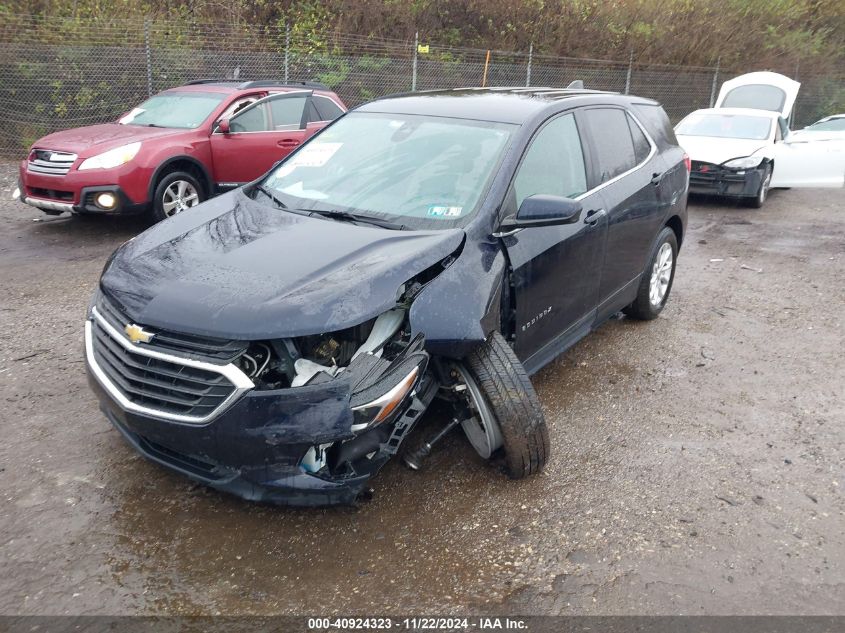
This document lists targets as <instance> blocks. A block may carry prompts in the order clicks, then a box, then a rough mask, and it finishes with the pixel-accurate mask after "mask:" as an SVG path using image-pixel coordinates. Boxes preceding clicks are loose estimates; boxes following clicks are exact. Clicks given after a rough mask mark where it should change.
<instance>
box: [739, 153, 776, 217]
mask: <svg viewBox="0 0 845 633" xmlns="http://www.w3.org/2000/svg"><path fill="white" fill-rule="evenodd" d="M771 184H772V166H771V165H770V164H767V165H766V166H765V168H764V169H763V178H762V179H761V180H760V188H759V189H758V190H757V195H756V196H755V197H753V198H746V200H745V205H746V206H748V207H751V208H752V209H759V208H761V207H762V206H763V205H764V204H765V203H766V198H768V197H769V189H770V188H771Z"/></svg>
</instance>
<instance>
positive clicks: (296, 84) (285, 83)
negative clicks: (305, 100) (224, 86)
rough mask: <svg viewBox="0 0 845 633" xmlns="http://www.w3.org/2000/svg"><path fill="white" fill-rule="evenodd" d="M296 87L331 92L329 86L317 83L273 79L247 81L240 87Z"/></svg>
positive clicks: (242, 88) (244, 88) (243, 88)
mask: <svg viewBox="0 0 845 633" xmlns="http://www.w3.org/2000/svg"><path fill="white" fill-rule="evenodd" d="M285 86H289V87H292V88H293V87H295V88H313V89H314V90H331V88H329V87H328V86H327V85H325V84H321V83H317V82H316V81H276V80H272V79H262V80H259V81H245V82H243V83H242V84H241V85H239V86H238V88H240V89H241V90H246V89H247V88H277V87H285Z"/></svg>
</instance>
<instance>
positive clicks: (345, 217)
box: [308, 209, 406, 231]
mask: <svg viewBox="0 0 845 633" xmlns="http://www.w3.org/2000/svg"><path fill="white" fill-rule="evenodd" d="M308 211H309V212H310V213H311V214H312V215H320V216H322V217H324V218H331V219H332V220H339V221H340V222H360V223H361V224H372V225H373V226H379V227H381V228H383V229H392V230H394V231H404V230H405V228H406V227H405V225H404V224H397V223H396V222H391V221H390V220H382V219H381V218H376V217H373V216H371V215H362V214H360V213H350V212H349V211H338V210H337V209H324V210H316V209H309V210H308Z"/></svg>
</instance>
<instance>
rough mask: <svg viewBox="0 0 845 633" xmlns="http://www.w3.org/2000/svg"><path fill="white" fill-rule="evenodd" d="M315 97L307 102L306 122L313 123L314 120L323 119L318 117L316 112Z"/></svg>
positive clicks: (318, 114)
mask: <svg viewBox="0 0 845 633" xmlns="http://www.w3.org/2000/svg"><path fill="white" fill-rule="evenodd" d="M314 101H315V99H313V98H312V99H311V100H310V101H309V102H308V122H309V123H313V122H314V121H322V120H323V119H321V118H320V113H319V112H317V108H316V107H315V106H314Z"/></svg>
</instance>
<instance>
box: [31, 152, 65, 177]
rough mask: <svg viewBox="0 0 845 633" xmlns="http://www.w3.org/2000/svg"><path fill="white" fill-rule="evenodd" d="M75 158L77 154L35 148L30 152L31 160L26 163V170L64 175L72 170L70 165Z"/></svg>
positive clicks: (33, 172)
mask: <svg viewBox="0 0 845 633" xmlns="http://www.w3.org/2000/svg"><path fill="white" fill-rule="evenodd" d="M75 160H76V154H71V153H69V152H54V151H52V150H49V149H34V150H32V151H31V152H30V153H29V162H28V163H27V165H26V170H27V171H28V172H30V173H32V174H47V175H49V176H64V175H65V174H66V173H68V172H69V171H70V167H71V165H73V162H74V161H75Z"/></svg>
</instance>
